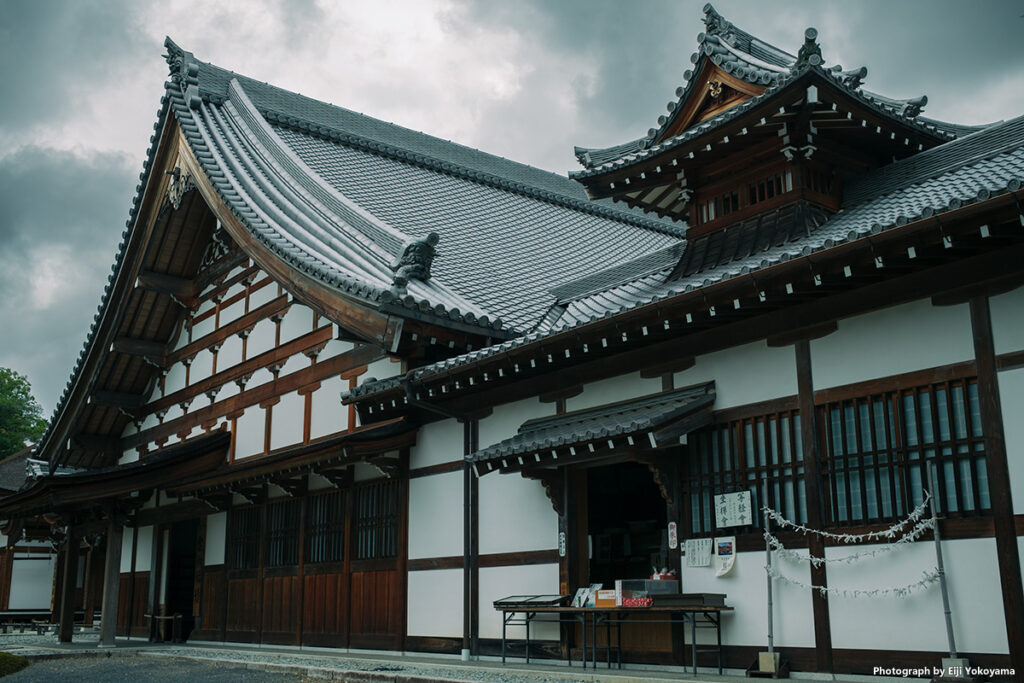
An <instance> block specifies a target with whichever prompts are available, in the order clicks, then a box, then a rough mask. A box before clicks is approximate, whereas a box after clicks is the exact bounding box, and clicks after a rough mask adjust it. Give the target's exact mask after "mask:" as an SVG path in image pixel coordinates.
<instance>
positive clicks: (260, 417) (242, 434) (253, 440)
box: [235, 405, 266, 459]
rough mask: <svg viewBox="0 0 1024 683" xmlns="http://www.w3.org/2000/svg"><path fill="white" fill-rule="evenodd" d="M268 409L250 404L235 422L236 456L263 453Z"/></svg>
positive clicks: (243, 456)
mask: <svg viewBox="0 0 1024 683" xmlns="http://www.w3.org/2000/svg"><path fill="white" fill-rule="evenodd" d="M265 420H266V411H264V410H263V408H260V407H259V406H258V405H257V406H249V407H248V408H246V409H245V412H244V413H243V414H242V416H241V417H239V418H238V420H237V422H236V423H235V458H236V459H237V458H247V457H249V456H251V455H259V454H262V453H263V430H264V427H265V425H266V422H265Z"/></svg>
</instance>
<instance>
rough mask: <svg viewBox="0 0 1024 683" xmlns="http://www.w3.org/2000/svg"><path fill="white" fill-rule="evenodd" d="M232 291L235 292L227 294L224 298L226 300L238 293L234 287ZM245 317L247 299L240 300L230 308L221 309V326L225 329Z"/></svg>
mask: <svg viewBox="0 0 1024 683" xmlns="http://www.w3.org/2000/svg"><path fill="white" fill-rule="evenodd" d="M232 289H234V290H235V291H234V292H230V293H228V294H226V295H225V296H224V298H225V299H228V298H230V297H231V296H233V295H234V294H235V293H236V292H237V291H238V290H237V289H235V288H234V287H232ZM243 315H245V299H239V300H238V301H236V302H235V303H233V304H231V305H230V306H225V307H224V308H222V309H220V326H221V327H224V326H225V325H229V324H231V323H232V322H234V321H235V320H238V319H239V318H241V317H242V316H243Z"/></svg>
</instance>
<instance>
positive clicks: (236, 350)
mask: <svg viewBox="0 0 1024 683" xmlns="http://www.w3.org/2000/svg"><path fill="white" fill-rule="evenodd" d="M241 362H242V338H241V337H239V336H238V335H237V334H233V335H231V336H230V337H228V338H227V339H225V340H224V344H223V345H222V346H221V347H220V351H218V352H217V372H222V371H224V370H227V369H228V368H230V367H231V366H232V365H238V364H239V363H241Z"/></svg>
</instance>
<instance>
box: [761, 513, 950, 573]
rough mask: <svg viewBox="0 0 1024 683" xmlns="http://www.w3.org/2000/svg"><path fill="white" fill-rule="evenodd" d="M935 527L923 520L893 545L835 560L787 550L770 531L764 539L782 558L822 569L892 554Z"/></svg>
mask: <svg viewBox="0 0 1024 683" xmlns="http://www.w3.org/2000/svg"><path fill="white" fill-rule="evenodd" d="M934 527H935V520H934V519H932V518H929V519H923V520H921V521H920V522H918V523H917V524H915V525H914V526H913V527H912V528H911V529H910V531H908V532H907V533H906V534H904V535H903V536H901V537H900V538H899V540H896V541H893V542H892V543H887V544H885V545H883V546H879V547H877V548H874V549H872V550H864V551H861V552H859V553H854V554H853V555H847V556H846V557H834V558H825V557H808V556H805V555H801V554H800V553H798V552H797V551H795V550H791V549H789V548H787V547H786V546H784V545H783V544H782V541H780V540H779V539H778V538H777V537H776V536H775V535H773V534H772V533H771V532H769V531H765V532H764V538H765V540H766V541H768V544H769V545H770V546H771V548H772V550H775V551H776V552H778V554H779V555H780V556H781V557H785V558H787V559H789V560H793V561H797V562H801V561H802V562H808V561H809V562H810V563H811V564H812V565H813V566H815V567H820V566H822V565H823V564H834V563H835V564H839V563H846V564H849V563H853V562H856V561H858V560H862V559H865V558H868V557H875V556H876V555H884V554H885V553H889V552H892V551H893V550H896V549H898V548H900V547H901V546H904V545H906V544H908V543H913V542H914V541H916V540H917V539H919V538H920V537H921V536H923V535H924V534H925V532H926V531H928V530H929V529H932V528H934Z"/></svg>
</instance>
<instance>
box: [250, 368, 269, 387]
mask: <svg viewBox="0 0 1024 683" xmlns="http://www.w3.org/2000/svg"><path fill="white" fill-rule="evenodd" d="M273 379H274V374H273V373H272V372H270V370H267V369H266V368H260V369H259V370H257V371H256V372H254V373H252V377H250V378H249V382H248V384H246V385H245V388H246V389H252V388H253V387H258V386H259V385H261V384H266V383H267V382H270V381H273Z"/></svg>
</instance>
